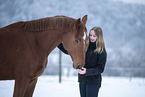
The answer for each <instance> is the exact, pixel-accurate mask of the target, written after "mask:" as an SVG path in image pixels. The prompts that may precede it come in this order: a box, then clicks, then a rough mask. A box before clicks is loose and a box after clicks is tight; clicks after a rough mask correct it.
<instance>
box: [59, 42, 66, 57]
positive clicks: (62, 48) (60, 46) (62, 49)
mask: <svg viewBox="0 0 145 97" xmlns="http://www.w3.org/2000/svg"><path fill="white" fill-rule="evenodd" d="M57 47H58V48H59V49H60V50H61V51H62V52H63V53H65V54H67V55H68V51H67V50H66V49H65V48H64V47H63V44H62V43H60V44H59V45H58V46H57Z"/></svg>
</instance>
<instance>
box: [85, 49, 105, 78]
mask: <svg viewBox="0 0 145 97" xmlns="http://www.w3.org/2000/svg"><path fill="white" fill-rule="evenodd" d="M106 60H107V53H106V51H105V50H104V51H103V52H102V53H101V54H98V58H97V64H96V67H94V68H88V69H86V76H92V75H99V74H101V73H103V71H104V68H105V64H106Z"/></svg>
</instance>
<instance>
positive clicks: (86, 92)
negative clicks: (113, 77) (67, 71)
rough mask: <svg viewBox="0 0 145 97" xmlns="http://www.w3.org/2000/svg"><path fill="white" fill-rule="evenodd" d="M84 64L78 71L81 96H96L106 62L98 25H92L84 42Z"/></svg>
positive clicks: (101, 35) (100, 30) (103, 43)
mask: <svg viewBox="0 0 145 97" xmlns="http://www.w3.org/2000/svg"><path fill="white" fill-rule="evenodd" d="M86 48H87V50H86V60H85V65H84V67H83V68H82V69H77V71H78V81H79V89H80V95H81V97H98V92H99V89H100V87H101V80H102V76H101V73H103V71H104V67H105V64H106V59H107V53H106V50H105V42H104V39H103V32H102V29H101V28H100V27H93V28H92V29H91V30H90V32H89V38H88V40H87V42H86Z"/></svg>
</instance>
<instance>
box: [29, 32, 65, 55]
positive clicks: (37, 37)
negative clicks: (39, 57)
mask: <svg viewBox="0 0 145 97" xmlns="http://www.w3.org/2000/svg"><path fill="white" fill-rule="evenodd" d="M62 35H63V32H62V31H61V30H49V31H44V32H34V33H33V34H31V38H32V37H33V38H32V41H33V44H35V48H38V50H40V51H42V52H45V53H47V55H49V54H50V53H51V51H52V50H53V49H54V48H55V47H57V46H58V45H59V44H60V43H61V40H62V39H61V37H62Z"/></svg>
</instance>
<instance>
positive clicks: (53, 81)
mask: <svg viewBox="0 0 145 97" xmlns="http://www.w3.org/2000/svg"><path fill="white" fill-rule="evenodd" d="M13 87H14V81H0V97H12V95H13ZM33 97H80V96H79V87H78V82H77V76H73V77H65V76H63V77H62V83H59V82H58V76H41V77H39V79H38V82H37V85H36V88H35V91H34V95H33ZM99 97H145V78H132V79H131V80H130V79H129V78H125V77H103V82H102V87H101V89H100V92H99Z"/></svg>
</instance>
